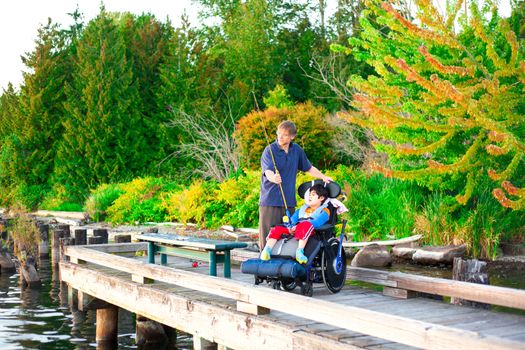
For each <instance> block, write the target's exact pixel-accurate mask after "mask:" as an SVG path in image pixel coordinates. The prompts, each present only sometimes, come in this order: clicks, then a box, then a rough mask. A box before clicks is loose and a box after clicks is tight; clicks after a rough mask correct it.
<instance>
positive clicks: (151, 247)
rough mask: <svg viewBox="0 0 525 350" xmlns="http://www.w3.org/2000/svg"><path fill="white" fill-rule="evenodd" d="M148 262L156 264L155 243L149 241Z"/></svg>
mask: <svg viewBox="0 0 525 350" xmlns="http://www.w3.org/2000/svg"><path fill="white" fill-rule="evenodd" d="M148 263H150V264H155V243H153V242H148Z"/></svg>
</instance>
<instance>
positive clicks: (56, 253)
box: [51, 230, 66, 265]
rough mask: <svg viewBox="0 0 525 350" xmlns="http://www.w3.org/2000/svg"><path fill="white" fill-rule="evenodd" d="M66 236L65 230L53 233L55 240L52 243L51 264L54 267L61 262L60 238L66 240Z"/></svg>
mask: <svg viewBox="0 0 525 350" xmlns="http://www.w3.org/2000/svg"><path fill="white" fill-rule="evenodd" d="M65 234H66V233H65V231H63V230H54V231H53V239H52V242H51V262H52V263H53V265H56V264H58V261H59V260H60V238H64V237H65Z"/></svg>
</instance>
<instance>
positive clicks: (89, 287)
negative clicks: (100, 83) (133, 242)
mask: <svg viewBox="0 0 525 350" xmlns="http://www.w3.org/2000/svg"><path fill="white" fill-rule="evenodd" d="M61 273H62V278H63V279H64V281H68V282H69V283H71V284H72V285H74V286H76V287H77V288H78V289H80V290H83V291H84V292H86V293H89V294H90V295H94V296H96V297H97V298H103V299H104V300H106V301H107V302H109V303H111V304H113V305H117V306H119V307H121V308H124V309H127V310H129V311H131V312H134V313H138V314H140V315H143V316H144V317H146V318H149V319H151V320H154V321H157V322H161V323H163V324H166V325H168V326H170V327H172V328H176V329H179V330H182V331H183V332H186V333H190V334H196V335H198V336H200V337H202V338H204V339H209V340H211V341H213V342H215V343H218V344H222V345H224V346H227V347H229V348H233V349H261V350H262V349H305V350H306V349H320V350H332V349H335V350H343V349H354V347H353V346H348V345H345V344H341V343H338V342H336V341H333V340H330V339H328V338H325V337H322V336H319V335H315V334H309V333H306V332H304V331H301V330H297V329H295V328H290V327H286V326H283V325H280V324H279V323H278V322H276V321H275V320H268V319H265V318H264V317H261V316H250V315H247V314H245V313H241V312H237V311H234V310H230V309H227V308H221V307H218V306H214V305H210V304H207V303H203V302H200V301H195V300H191V299H189V298H186V297H181V296H179V295H177V294H173V293H166V292H164V291H159V290H156V289H155V288H154V287H152V286H144V285H139V284H136V283H133V282H129V281H124V280H121V279H119V278H115V277H113V276H110V275H108V274H104V273H100V272H95V271H91V270H89V269H87V268H84V267H80V266H78V265H73V264H71V263H62V265H61ZM210 278H212V277H210Z"/></svg>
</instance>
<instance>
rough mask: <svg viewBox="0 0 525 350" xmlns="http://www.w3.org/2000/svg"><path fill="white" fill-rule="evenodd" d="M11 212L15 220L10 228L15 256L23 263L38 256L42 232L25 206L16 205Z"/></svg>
mask: <svg viewBox="0 0 525 350" xmlns="http://www.w3.org/2000/svg"><path fill="white" fill-rule="evenodd" d="M11 212H12V214H13V216H14V217H15V219H14V221H13V224H12V225H10V226H9V227H8V231H9V236H10V237H11V238H12V239H13V243H14V244H13V247H14V253H15V255H16V256H17V258H18V259H19V260H20V262H22V263H23V262H25V260H26V258H27V257H28V256H32V257H33V258H34V257H36V256H37V253H38V244H39V243H40V231H39V229H38V227H37V226H36V222H35V221H34V220H33V219H32V218H31V217H30V216H29V214H28V213H27V209H26V208H25V207H24V206H23V205H20V204H16V205H14V206H13V207H11Z"/></svg>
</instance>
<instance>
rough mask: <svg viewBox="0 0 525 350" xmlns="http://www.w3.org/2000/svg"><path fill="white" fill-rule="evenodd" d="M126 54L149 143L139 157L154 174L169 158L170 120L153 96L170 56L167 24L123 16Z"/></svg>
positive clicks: (143, 18)
mask: <svg viewBox="0 0 525 350" xmlns="http://www.w3.org/2000/svg"><path fill="white" fill-rule="evenodd" d="M120 22H121V23H120V25H121V26H122V31H123V37H124V42H125V47H126V52H127V59H128V61H129V62H131V64H132V65H131V67H132V70H133V77H134V79H135V83H136V84H137V87H138V91H139V94H140V100H139V101H138V102H139V103H138V105H137V109H138V110H137V111H138V112H139V113H140V114H141V115H142V121H141V122H142V127H141V129H140V132H141V133H142V135H139V136H138V137H139V138H141V139H145V140H148V147H146V148H145V149H143V150H142V151H141V154H142V157H144V158H146V159H149V160H150V161H149V162H148V163H147V165H148V169H147V170H148V172H153V171H155V170H157V169H158V168H157V166H158V163H159V162H160V161H161V160H162V159H163V158H164V157H165V156H166V154H168V151H167V150H166V148H167V147H168V146H167V145H168V142H169V141H170V140H169V139H168V137H169V136H168V133H167V128H166V126H165V124H166V122H168V120H169V119H167V118H165V115H164V114H163V113H162V111H161V110H160V108H159V106H158V105H157V99H156V93H157V91H158V89H159V87H160V85H161V76H160V69H161V66H162V64H163V63H165V61H166V58H167V56H168V54H169V42H170V38H171V36H172V32H173V30H172V28H171V25H170V23H169V22H168V23H166V24H163V23H161V22H159V21H158V20H157V19H156V18H155V17H154V16H153V15H150V14H143V15H141V16H138V17H136V16H134V15H132V14H130V13H126V14H124V15H122V19H121V21H120Z"/></svg>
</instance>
